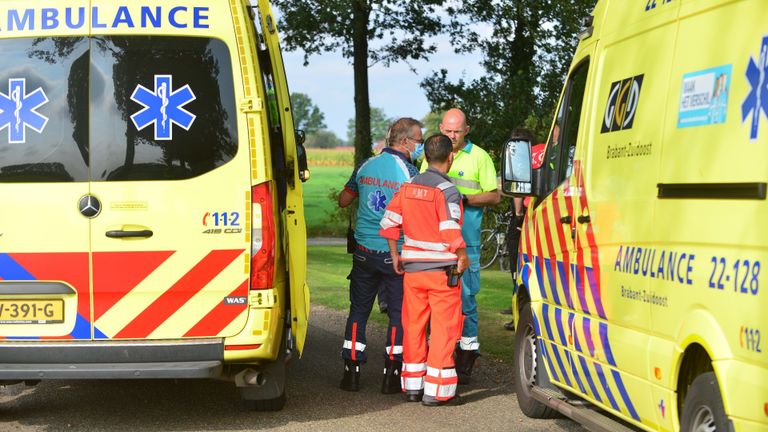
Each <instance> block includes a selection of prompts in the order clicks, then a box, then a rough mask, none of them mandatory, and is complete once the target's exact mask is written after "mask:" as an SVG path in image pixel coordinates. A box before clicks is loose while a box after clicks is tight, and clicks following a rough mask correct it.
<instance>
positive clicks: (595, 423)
mask: <svg viewBox="0 0 768 432" xmlns="http://www.w3.org/2000/svg"><path fill="white" fill-rule="evenodd" d="M531 395H532V396H533V398H534V399H536V400H537V401H539V402H541V403H543V404H545V405H547V406H549V407H552V408H554V409H555V410H557V411H558V412H560V413H561V414H563V415H564V416H566V417H568V418H570V419H571V420H574V421H575V422H577V423H579V424H580V425H582V426H584V427H586V428H587V429H589V430H590V431H592V432H635V431H636V429H633V428H631V427H629V426H627V425H625V424H623V423H619V422H617V421H616V420H614V419H612V418H611V417H608V416H607V415H605V414H602V413H601V412H599V411H596V410H595V409H592V408H588V405H584V404H583V403H582V401H578V400H573V401H569V400H567V399H566V398H565V397H564V396H563V394H562V393H560V392H558V391H555V390H549V389H544V388H541V387H533V388H532V389H531Z"/></svg>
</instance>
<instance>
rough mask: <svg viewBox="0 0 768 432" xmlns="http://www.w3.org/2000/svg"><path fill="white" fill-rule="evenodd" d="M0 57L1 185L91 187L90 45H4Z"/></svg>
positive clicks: (77, 41) (38, 41)
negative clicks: (84, 184) (74, 184)
mask: <svg viewBox="0 0 768 432" xmlns="http://www.w3.org/2000/svg"><path fill="white" fill-rule="evenodd" d="M0 53H2V59H3V60H2V63H0V183H12V182H85V181H88V160H89V157H88V150H89V149H88V53H89V51H88V39H87V38H83V37H56V38H35V39H4V40H2V41H0Z"/></svg>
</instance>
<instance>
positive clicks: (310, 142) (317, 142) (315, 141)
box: [305, 130, 344, 149]
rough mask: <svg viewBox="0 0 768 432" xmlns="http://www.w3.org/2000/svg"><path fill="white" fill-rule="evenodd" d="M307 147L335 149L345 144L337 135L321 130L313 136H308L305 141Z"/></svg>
mask: <svg viewBox="0 0 768 432" xmlns="http://www.w3.org/2000/svg"><path fill="white" fill-rule="evenodd" d="M305 144H306V146H307V147H316V148H324V149H328V148H335V147H339V146H341V145H343V144H344V143H343V142H342V141H341V140H340V139H339V137H337V136H336V134H335V133H333V132H331V131H329V130H320V131H317V132H315V133H312V134H308V135H307V140H306V141H305Z"/></svg>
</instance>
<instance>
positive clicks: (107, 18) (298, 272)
mask: <svg viewBox="0 0 768 432" xmlns="http://www.w3.org/2000/svg"><path fill="white" fill-rule="evenodd" d="M254 3H256V2H254ZM0 53H2V55H0V364H1V365H2V367H0V383H3V384H7V383H13V382H19V381H26V382H33V381H37V380H41V379H42V380H45V379H93V378H98V379H135V378H139V379H141V378H216V379H225V380H231V381H232V382H234V383H235V384H236V385H237V387H239V388H240V390H241V394H242V396H243V399H244V400H246V401H247V404H248V405H250V406H252V408H254V409H258V410H274V409H280V408H282V406H283V404H284V403H285V371H286V362H287V361H288V359H289V358H290V356H291V354H292V353H293V352H294V351H298V352H300V351H301V349H302V347H303V345H304V339H305V335H306V329H307V316H308V312H309V292H308V288H307V285H306V231H305V225H304V210H303V202H302V181H303V180H305V179H306V178H307V177H308V171H307V168H306V155H305V153H304V150H303V147H302V144H301V139H297V133H296V131H294V127H293V119H292V114H291V105H290V100H289V96H288V88H287V84H286V79H285V72H284V68H283V63H282V58H281V54H280V48H279V44H278V34H277V32H276V28H275V18H274V15H273V13H272V11H271V8H270V5H269V2H268V1H267V0H260V1H258V2H257V4H256V5H254V6H251V4H250V3H249V2H248V1H246V0H215V1H187V0H184V1H181V0H160V1H145V0H140V1H136V0H132V1H117V0H72V1H67V2H62V1H54V0H36V1H34V2H29V1H21V0H5V1H3V2H0ZM299 135H300V134H299Z"/></svg>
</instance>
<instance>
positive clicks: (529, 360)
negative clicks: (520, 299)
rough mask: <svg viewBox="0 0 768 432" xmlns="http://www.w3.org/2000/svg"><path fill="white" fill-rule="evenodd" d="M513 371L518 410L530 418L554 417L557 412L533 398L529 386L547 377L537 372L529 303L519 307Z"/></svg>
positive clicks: (537, 383)
mask: <svg viewBox="0 0 768 432" xmlns="http://www.w3.org/2000/svg"><path fill="white" fill-rule="evenodd" d="M513 359H514V360H513V367H512V369H513V370H514V371H515V382H514V386H515V393H517V404H518V405H519V406H520V410H521V411H522V412H523V414H525V415H526V416H528V417H531V418H538V419H544V418H555V417H559V413H558V412H557V411H556V410H555V409H553V408H551V407H549V406H547V405H544V404H543V403H541V402H539V401H537V400H536V399H534V398H533V395H532V394H531V388H532V387H533V386H534V385H536V386H542V385H544V384H549V383H548V378H547V377H540V376H539V374H537V372H536V371H537V367H536V365H537V361H538V360H540V357H539V345H538V343H537V341H536V330H535V328H534V326H533V313H532V312H531V307H530V304H529V303H525V304H523V305H522V307H521V308H520V319H519V321H518V324H517V329H515V352H514V358H513ZM542 379H543V380H547V382H541V381H542Z"/></svg>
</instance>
